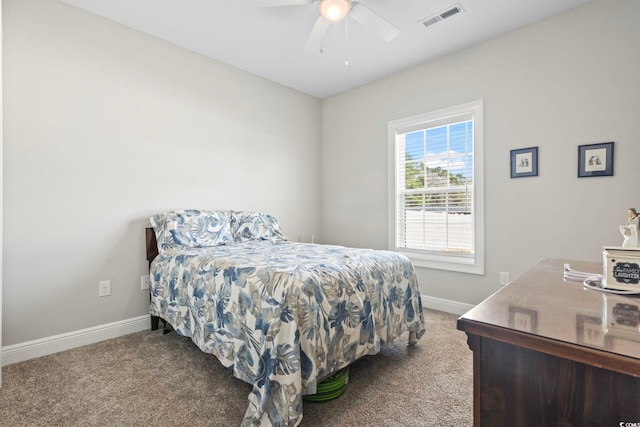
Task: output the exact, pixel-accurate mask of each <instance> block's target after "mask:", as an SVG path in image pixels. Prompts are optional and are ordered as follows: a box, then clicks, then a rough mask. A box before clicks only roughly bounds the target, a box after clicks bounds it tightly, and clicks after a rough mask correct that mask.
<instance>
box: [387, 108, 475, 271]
mask: <svg viewBox="0 0 640 427" xmlns="http://www.w3.org/2000/svg"><path fill="white" fill-rule="evenodd" d="M480 115H481V103H472V104H468V105H465V106H462V107H455V108H454V109H448V110H445V111H442V112H436V113H430V114H427V115H422V116H417V117H414V118H409V119H404V120H403V121H396V122H392V123H390V138H391V139H392V141H391V143H392V145H393V150H392V152H393V157H394V159H395V161H394V164H393V167H392V169H393V170H394V173H393V174H392V175H393V176H391V177H390V178H391V179H392V180H393V181H394V182H393V188H394V194H393V198H394V200H393V205H394V208H393V215H392V216H393V219H392V221H393V224H391V225H390V230H391V231H392V233H391V234H393V248H394V249H395V250H398V251H401V252H407V254H408V255H409V256H410V257H411V256H412V257H413V258H415V259H417V260H418V261H425V262H422V264H423V265H424V266H435V267H436V268H449V267H446V266H443V262H444V263H445V264H446V263H455V264H460V265H466V266H467V267H462V268H460V267H459V266H458V267H453V268H452V269H455V270H461V271H470V272H481V271H483V269H484V268H483V266H480V265H478V261H482V260H483V257H482V253H481V252H482V251H481V249H482V248H481V247H480V248H479V244H478V243H479V240H478V235H479V231H480V235H481V229H479V228H480V227H479V224H480V226H481V222H480V221H478V214H480V215H482V212H481V210H480V211H479V210H478V206H482V203H481V201H479V198H478V196H479V195H478V191H477V188H478V175H479V176H480V183H481V176H482V173H481V171H480V174H478V169H477V168H478V167H477V164H478V162H476V160H477V159H476V157H477V156H478V141H481V136H480V138H478V135H476V133H477V129H481V127H480V126H479V125H478V123H477V122H478V120H481V117H480ZM480 153H481V151H480ZM480 196H481V191H480ZM391 226H392V227H393V229H391ZM478 249H480V252H478ZM478 255H480V257H479V259H478ZM428 261H435V262H436V264H434V263H429V262H428ZM419 264H420V263H419Z"/></svg>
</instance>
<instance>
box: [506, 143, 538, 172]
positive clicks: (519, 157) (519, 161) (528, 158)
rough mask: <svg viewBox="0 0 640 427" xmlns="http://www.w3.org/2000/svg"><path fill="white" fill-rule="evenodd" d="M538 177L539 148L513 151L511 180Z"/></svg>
mask: <svg viewBox="0 0 640 427" xmlns="http://www.w3.org/2000/svg"><path fill="white" fill-rule="evenodd" d="M525 176H538V147H529V148H520V149H518V150H511V178H521V177H525Z"/></svg>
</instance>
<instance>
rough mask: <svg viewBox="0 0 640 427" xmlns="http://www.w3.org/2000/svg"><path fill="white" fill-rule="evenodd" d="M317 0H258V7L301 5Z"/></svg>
mask: <svg viewBox="0 0 640 427" xmlns="http://www.w3.org/2000/svg"><path fill="white" fill-rule="evenodd" d="M314 1H315V0H258V1H256V3H257V4H258V7H278V6H299V5H304V4H311V3H313V2H314Z"/></svg>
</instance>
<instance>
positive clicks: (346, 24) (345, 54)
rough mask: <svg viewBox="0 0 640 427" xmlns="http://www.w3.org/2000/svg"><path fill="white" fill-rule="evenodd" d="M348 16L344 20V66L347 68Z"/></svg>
mask: <svg viewBox="0 0 640 427" xmlns="http://www.w3.org/2000/svg"><path fill="white" fill-rule="evenodd" d="M348 53H349V16H348V15H347V16H346V17H345V19H344V57H345V59H344V66H345V67H347V66H349V57H348Z"/></svg>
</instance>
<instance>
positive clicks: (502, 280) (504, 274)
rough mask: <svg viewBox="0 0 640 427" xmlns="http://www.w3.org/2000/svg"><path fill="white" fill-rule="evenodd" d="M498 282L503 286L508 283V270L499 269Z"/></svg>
mask: <svg viewBox="0 0 640 427" xmlns="http://www.w3.org/2000/svg"><path fill="white" fill-rule="evenodd" d="M500 284H501V285H503V286H504V285H508V284H509V272H508V271H501V272H500Z"/></svg>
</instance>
